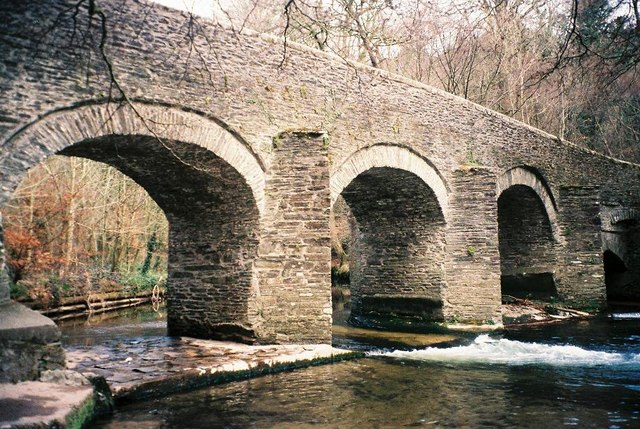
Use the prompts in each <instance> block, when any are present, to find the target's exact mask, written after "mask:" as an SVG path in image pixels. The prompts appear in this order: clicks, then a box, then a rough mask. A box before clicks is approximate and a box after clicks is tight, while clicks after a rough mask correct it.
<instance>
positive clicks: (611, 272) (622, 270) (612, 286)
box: [602, 250, 633, 303]
mask: <svg viewBox="0 0 640 429" xmlns="http://www.w3.org/2000/svg"><path fill="white" fill-rule="evenodd" d="M602 260H603V262H604V282H605V286H606V288H607V301H608V302H610V303H612V302H618V303H619V302H624V301H627V300H628V299H629V296H628V295H629V294H628V289H630V288H633V285H632V282H631V278H630V275H629V274H630V273H629V270H628V269H627V266H626V265H625V263H624V262H623V261H622V259H620V257H619V256H618V255H616V254H615V253H613V252H612V251H611V250H606V251H605V252H604V254H603V256H602Z"/></svg>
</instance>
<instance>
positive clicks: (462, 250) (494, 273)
mask: <svg viewBox="0 0 640 429" xmlns="http://www.w3.org/2000/svg"><path fill="white" fill-rule="evenodd" d="M495 183H496V177H495V174H493V173H491V172H490V171H489V169H485V168H482V167H471V168H464V169H460V170H458V171H456V172H454V175H453V179H452V181H451V182H450V184H451V188H452V189H451V190H452V195H453V196H454V197H453V198H452V199H451V200H450V205H449V220H448V223H449V226H448V228H447V238H446V241H447V257H446V261H445V268H446V278H447V286H446V288H445V290H444V293H443V295H444V309H443V310H444V311H443V312H444V317H445V321H446V322H449V323H452V322H453V323H464V324H492V325H499V324H501V323H502V316H501V313H500V304H501V298H500V252H499V248H498V222H497V218H498V216H497V207H496V204H495V201H496V199H495V194H496V186H495Z"/></svg>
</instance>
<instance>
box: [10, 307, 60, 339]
mask: <svg viewBox="0 0 640 429" xmlns="http://www.w3.org/2000/svg"><path fill="white" fill-rule="evenodd" d="M2 340H4V341H31V342H35V343H39V344H49V343H55V342H58V341H60V330H59V329H58V327H57V326H56V324H55V323H54V322H53V320H51V319H49V318H47V317H45V316H43V315H42V314H40V313H38V312H37V311H33V310H31V309H29V308H27V307H25V306H24V305H22V304H18V303H17V302H8V303H5V304H2V305H0V341H2Z"/></svg>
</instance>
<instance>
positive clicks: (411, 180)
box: [342, 168, 445, 326]
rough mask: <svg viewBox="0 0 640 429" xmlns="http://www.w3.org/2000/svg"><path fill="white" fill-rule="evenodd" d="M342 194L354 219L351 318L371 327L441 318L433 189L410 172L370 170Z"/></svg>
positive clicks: (439, 223)
mask: <svg viewBox="0 0 640 429" xmlns="http://www.w3.org/2000/svg"><path fill="white" fill-rule="evenodd" d="M342 196H343V197H344V199H345V201H346V203H347V204H348V205H349V207H350V208H351V211H352V213H353V216H354V218H355V221H356V223H357V232H355V231H354V232H355V234H354V236H355V240H353V243H352V245H351V249H352V252H353V258H352V261H353V265H352V266H351V293H352V304H351V308H352V310H351V320H352V321H353V322H355V323H357V324H361V325H374V326H378V325H385V324H388V323H391V322H392V321H391V320H390V319H391V318H394V319H396V320H395V321H396V322H397V323H402V321H401V320H402V319H406V320H407V321H411V320H412V319H417V320H420V321H435V320H442V296H441V295H442V289H443V288H444V270H443V268H444V267H443V265H444V257H445V256H444V255H445V246H444V227H445V221H444V217H443V214H442V210H441V208H440V207H439V204H438V201H437V199H436V197H435V195H434V193H433V191H432V190H431V189H430V188H429V187H428V186H427V185H426V184H425V183H424V182H423V181H422V180H421V179H420V178H418V177H417V176H415V175H413V174H411V173H407V172H405V171H402V170H398V169H393V168H374V169H370V170H368V171H366V172H365V173H362V174H361V175H360V176H358V177H357V178H356V179H355V180H353V182H351V184H350V185H349V186H348V187H347V188H346V189H345V190H344V191H343V193H342ZM377 319H379V320H377ZM412 323H415V320H413V322H412Z"/></svg>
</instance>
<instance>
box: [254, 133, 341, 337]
mask: <svg viewBox="0 0 640 429" xmlns="http://www.w3.org/2000/svg"><path fill="white" fill-rule="evenodd" d="M273 150H274V162H273V165H272V168H271V171H270V176H269V177H268V178H267V182H266V188H265V199H266V207H265V217H264V218H263V219H262V222H261V239H260V245H259V248H258V260H257V261H256V267H257V274H258V279H259V284H260V296H259V297H258V302H257V303H258V306H257V312H258V315H257V316H258V318H260V319H262V326H261V329H260V332H261V334H260V339H261V340H262V341H264V342H276V343H331V323H332V309H331V238H330V227H329V212H330V193H329V158H328V147H327V144H326V136H325V135H324V134H322V133H316V132H286V133H282V134H280V135H279V136H277V137H275V138H274V140H273Z"/></svg>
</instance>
